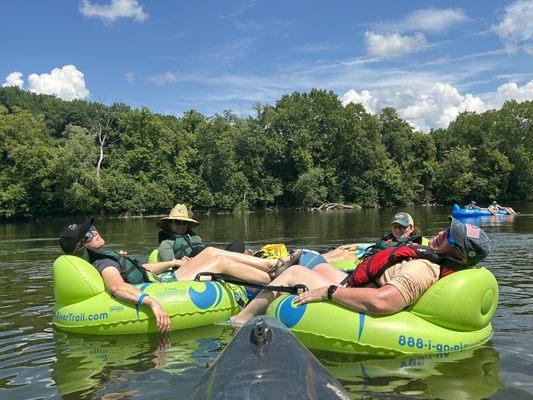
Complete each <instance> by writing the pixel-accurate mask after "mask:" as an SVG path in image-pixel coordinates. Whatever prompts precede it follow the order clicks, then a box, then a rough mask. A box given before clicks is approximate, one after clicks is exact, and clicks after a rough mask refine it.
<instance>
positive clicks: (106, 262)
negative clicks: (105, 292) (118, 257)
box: [92, 258, 120, 273]
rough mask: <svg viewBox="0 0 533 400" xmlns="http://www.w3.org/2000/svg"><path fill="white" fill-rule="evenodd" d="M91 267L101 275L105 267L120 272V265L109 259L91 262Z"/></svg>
mask: <svg viewBox="0 0 533 400" xmlns="http://www.w3.org/2000/svg"><path fill="white" fill-rule="evenodd" d="M92 264H93V266H94V267H95V268H96V269H97V270H98V271H99V272H100V273H101V272H102V271H103V270H104V269H105V268H107V267H115V268H117V269H119V270H120V265H119V263H118V262H116V261H115V260H112V259H110V258H101V259H98V260H94V261H93V263H92Z"/></svg>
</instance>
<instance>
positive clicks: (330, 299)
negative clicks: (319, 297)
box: [328, 285, 338, 301]
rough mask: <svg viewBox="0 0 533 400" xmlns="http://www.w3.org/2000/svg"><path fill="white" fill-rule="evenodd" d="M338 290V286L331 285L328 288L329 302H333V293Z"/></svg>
mask: <svg viewBox="0 0 533 400" xmlns="http://www.w3.org/2000/svg"><path fill="white" fill-rule="evenodd" d="M337 289H338V286H337V285H331V286H330V287H328V300H329V301H333V293H335V290H337Z"/></svg>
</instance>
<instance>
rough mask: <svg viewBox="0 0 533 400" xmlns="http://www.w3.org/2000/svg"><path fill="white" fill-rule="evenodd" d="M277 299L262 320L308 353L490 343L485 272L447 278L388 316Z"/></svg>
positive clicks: (447, 348) (489, 282)
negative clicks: (279, 325) (281, 328)
mask: <svg viewBox="0 0 533 400" xmlns="http://www.w3.org/2000/svg"><path fill="white" fill-rule="evenodd" d="M292 300H293V296H281V297H279V298H277V299H276V300H275V301H274V302H273V303H272V304H271V305H270V306H269V308H268V310H267V315H270V316H274V317H276V318H278V319H280V320H281V321H282V322H283V323H284V324H285V325H287V326H288V327H289V328H290V329H291V330H292V331H293V332H294V333H295V334H296V336H298V337H299V338H300V339H301V340H302V342H303V343H304V344H305V345H306V346H307V347H309V348H311V349H316V350H327V351H334V352H339V353H348V354H375V355H383V356H389V355H397V354H437V353H448V352H453V351H459V350H463V349H468V348H473V347H475V346H479V345H481V344H483V343H485V342H487V341H488V340H489V339H490V338H491V337H492V333H493V332H492V325H491V324H490V320H491V318H492V316H493V315H494V312H495V311H496V306H497V304H498V284H497V282H496V279H495V278H494V275H492V273H490V272H489V271H488V270H486V269H485V268H481V269H469V270H464V271H459V272H456V273H454V274H451V275H449V276H447V277H445V278H443V279H441V280H439V281H438V282H437V283H436V284H434V285H433V286H432V287H431V288H430V289H429V290H428V291H427V292H426V293H424V295H423V296H422V297H421V298H420V299H419V300H418V302H416V303H415V304H414V305H412V306H410V307H408V308H406V309H405V310H403V311H400V312H398V313H396V314H393V315H387V316H373V315H367V314H364V313H358V312H355V311H353V310H350V309H348V308H345V307H342V306H339V305H335V304H332V303H329V302H320V303H310V304H305V305H303V306H300V307H295V306H293V304H292Z"/></svg>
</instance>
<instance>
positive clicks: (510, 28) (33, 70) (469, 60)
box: [0, 0, 533, 131]
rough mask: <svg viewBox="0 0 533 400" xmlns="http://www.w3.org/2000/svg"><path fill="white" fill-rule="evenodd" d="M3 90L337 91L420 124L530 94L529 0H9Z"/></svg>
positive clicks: (253, 98)
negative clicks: (6, 87) (393, 110)
mask: <svg viewBox="0 0 533 400" xmlns="http://www.w3.org/2000/svg"><path fill="white" fill-rule="evenodd" d="M0 13H1V14H2V24H0V35H1V37H2V39H1V41H0V54H1V62H0V84H3V85H16V86H19V87H22V88H24V89H27V90H31V91H34V92H37V93H53V94H56V95H57V96H58V97H61V98H64V99H66V100H70V99H73V98H82V99H86V100H92V101H99V102H104V103H106V104H111V103H113V102H117V101H119V102H124V103H126V104H129V105H131V106H132V107H141V106H147V107H148V108H150V109H152V110H154V111H156V112H160V113H165V114H174V115H177V116H179V115H181V114H182V113H183V112H184V111H186V110H189V109H196V110H198V111H200V112H203V113H205V114H207V115H212V114H214V113H217V112H222V111H223V110H225V109H232V110H233V111H235V112H236V113H237V114H238V115H247V114H248V113H250V112H251V109H252V107H253V105H254V104H255V103H256V102H262V103H268V104H274V103H275V101H276V100H277V99H279V98H280V97H281V95H282V94H284V93H291V92H293V91H308V90H310V89H311V88H313V87H315V88H321V89H327V90H333V91H334V92H335V93H337V94H338V95H339V97H340V98H341V99H342V100H343V101H344V102H345V103H347V102H350V101H353V102H361V103H363V104H364V106H365V107H366V109H367V110H368V111H370V112H374V113H377V112H379V110H380V109H381V108H383V107H386V106H393V107H396V108H397V109H398V111H399V113H400V115H401V116H402V117H403V118H405V119H407V120H408V121H409V122H410V123H412V124H413V126H415V127H416V128H419V129H421V130H424V131H428V130H429V129H430V128H436V127H445V126H447V124H448V123H449V122H450V121H451V120H453V119H454V118H455V116H456V115H457V114H458V113H459V112H461V111H465V110H468V111H484V110H487V109H490V108H494V107H500V106H501V104H503V102H504V101H505V100H507V99H516V100H519V101H523V100H531V99H533V69H532V67H531V65H532V59H533V0H522V1H514V2H513V1H483V2H480V1H460V2H459V1H442V2H434V1H432V2H430V1H417V2H413V1H380V0H376V1H372V2H361V1H348V0H344V1H338V0H337V1H335V0H334V1H327V2H326V1H301V0H293V1H277V0H276V1H274V0H271V1H258V0H257V1H253V0H250V1H222V0H218V1H194V2H185V1H163V0H157V1H156V0H84V1H75V0H54V1H42V0H32V1H29V0H19V1H16V2H7V1H5V2H2V4H1V5H0Z"/></svg>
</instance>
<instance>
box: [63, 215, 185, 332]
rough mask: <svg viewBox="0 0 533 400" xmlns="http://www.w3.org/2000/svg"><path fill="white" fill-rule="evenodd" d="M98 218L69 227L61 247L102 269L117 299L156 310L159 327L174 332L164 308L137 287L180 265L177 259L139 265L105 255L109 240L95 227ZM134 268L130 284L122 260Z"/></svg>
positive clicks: (163, 330)
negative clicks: (105, 247) (150, 277)
mask: <svg viewBox="0 0 533 400" xmlns="http://www.w3.org/2000/svg"><path fill="white" fill-rule="evenodd" d="M93 222H94V219H93V218H90V219H89V220H87V221H86V222H85V223H84V224H72V225H69V226H68V227H67V228H65V230H64V231H63V233H62V234H61V236H60V237H59V245H60V246H61V248H62V249H63V251H64V252H65V253H66V254H71V255H76V256H78V257H81V258H84V259H86V260H87V261H89V262H91V264H92V265H93V266H94V267H95V268H96V269H97V270H98V272H99V273H100V275H102V279H103V281H104V284H105V286H106V288H107V289H108V290H109V291H110V292H111V293H112V294H113V296H115V297H117V298H119V299H122V300H125V301H129V302H131V303H137V304H145V305H147V306H149V307H150V308H151V309H152V312H153V313H154V316H155V318H156V324H157V328H158V329H159V330H160V331H161V332H165V331H168V330H169V329H170V319H169V317H168V315H167V313H166V312H165V311H164V310H163V308H162V307H161V305H160V304H159V303H158V302H157V300H155V299H154V298H152V297H150V296H148V295H146V294H145V293H142V292H141V291H140V290H139V289H137V288H136V287H135V286H133V284H138V283H144V282H148V281H149V277H148V272H147V271H149V272H151V273H154V274H157V273H160V272H162V271H164V270H165V269H168V268H171V267H175V266H178V265H179V264H178V262H177V261H176V260H174V261H169V262H160V263H151V264H143V265H140V264H138V263H137V262H136V261H135V260H132V259H129V258H128V257H126V255H125V253H122V254H120V253H116V254H115V255H109V254H107V255H106V254H104V253H103V252H102V251H101V249H102V247H103V246H104V245H105V240H104V239H103V238H102V236H100V235H99V233H98V231H97V229H96V228H95V227H94V226H93ZM121 259H124V261H125V262H127V263H128V268H130V265H132V266H133V268H132V269H131V272H130V273H128V275H127V276H128V277H130V280H132V282H126V281H125V277H124V268H122V266H121V264H122V262H121V261H122V260H121Z"/></svg>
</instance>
